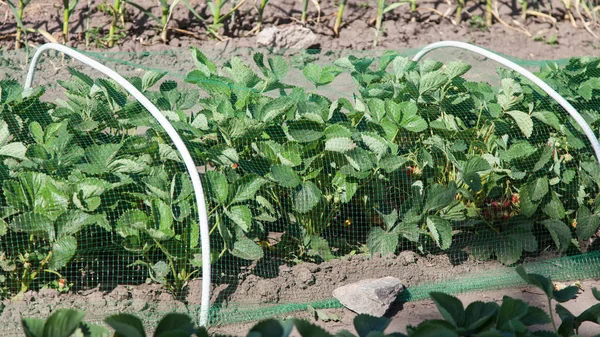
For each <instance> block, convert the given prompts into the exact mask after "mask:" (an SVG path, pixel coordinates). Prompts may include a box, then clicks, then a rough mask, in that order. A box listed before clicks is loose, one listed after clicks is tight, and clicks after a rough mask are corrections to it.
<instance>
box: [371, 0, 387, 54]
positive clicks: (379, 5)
mask: <svg viewBox="0 0 600 337" xmlns="http://www.w3.org/2000/svg"><path fill="white" fill-rule="evenodd" d="M384 7H385V0H379V1H378V2H377V18H376V21H375V41H373V47H377V43H378V41H379V33H380V31H381V21H383V8H384Z"/></svg>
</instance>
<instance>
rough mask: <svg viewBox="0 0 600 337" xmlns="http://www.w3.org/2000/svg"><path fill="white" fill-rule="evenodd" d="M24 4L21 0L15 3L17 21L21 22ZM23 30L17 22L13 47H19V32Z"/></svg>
mask: <svg viewBox="0 0 600 337" xmlns="http://www.w3.org/2000/svg"><path fill="white" fill-rule="evenodd" d="M24 7H25V5H24V4H23V0H19V2H18V4H17V17H18V22H23V8H24ZM22 33H23V31H22V30H21V25H19V24H18V23H17V34H16V37H15V49H21V34H22Z"/></svg>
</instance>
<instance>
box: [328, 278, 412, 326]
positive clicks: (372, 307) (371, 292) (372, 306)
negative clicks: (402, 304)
mask: <svg viewBox="0 0 600 337" xmlns="http://www.w3.org/2000/svg"><path fill="white" fill-rule="evenodd" d="M403 288H404V287H403V286H402V282H400V280H399V279H397V278H395V277H391V276H388V277H384V278H380V279H367V280H362V281H359V282H356V283H351V284H347V285H345V286H341V287H339V288H337V289H335V290H334V291H333V297H335V298H336V299H337V300H338V301H340V303H342V305H344V306H345V307H346V308H348V309H350V310H352V311H354V312H356V313H359V314H369V315H373V316H377V317H381V316H383V315H384V314H385V313H386V311H387V310H388V309H389V307H390V305H391V304H392V303H393V302H394V301H395V300H396V298H397V297H398V294H400V292H401V291H402V290H403Z"/></svg>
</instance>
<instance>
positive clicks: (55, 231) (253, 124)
mask: <svg viewBox="0 0 600 337" xmlns="http://www.w3.org/2000/svg"><path fill="white" fill-rule="evenodd" d="M416 52H417V50H407V51H404V52H396V51H387V52H383V51H381V52H374V51H368V52H367V51H329V52H326V51H320V50H313V51H267V50H248V49H243V50H242V49H238V50H226V51H223V50H212V51H205V52H201V51H199V50H197V49H193V50H192V51H191V52H190V51H189V50H174V51H167V52H161V53H138V54H129V53H86V54H87V55H88V56H90V57H92V58H94V59H97V60H99V61H101V62H102V63H103V64H105V65H107V66H108V67H109V68H112V69H115V70H116V71H117V72H118V73H120V74H121V75H123V76H125V77H126V78H127V79H128V80H129V82H130V83H132V84H133V85H134V86H135V87H136V88H137V89H138V90H139V91H141V92H142V93H143V94H144V95H145V96H146V97H147V98H148V99H149V100H150V101H151V102H152V103H153V104H154V105H155V106H156V107H157V108H158V109H159V110H160V111H161V113H162V114H163V115H164V116H166V118H167V119H168V120H169V121H170V123H171V124H172V125H173V127H174V128H175V130H176V131H177V133H178V134H179V136H180V137H181V138H182V139H183V141H184V143H185V145H186V147H187V148H188V149H189V152H190V154H191V156H192V158H193V160H194V163H195V165H196V168H197V170H198V172H199V173H200V176H201V179H202V183H203V186H204V192H205V196H206V207H207V209H208V213H207V215H208V221H209V231H210V245H211V249H210V250H211V251H210V260H211V268H212V275H211V280H210V281H211V284H212V288H211V289H212V290H211V307H210V315H209V318H210V321H209V323H210V325H211V326H219V325H227V324H233V323H240V322H248V321H252V320H258V319H263V318H268V317H280V316H288V315H293V314H294V312H296V311H299V310H306V308H307V307H308V306H311V307H313V308H317V309H318V308H339V307H341V305H340V303H339V302H338V301H337V300H335V299H334V298H333V297H332V291H333V289H335V288H336V287H338V286H340V285H343V284H346V283H349V282H353V281H358V280H361V279H365V278H374V277H383V276H395V277H398V278H399V279H401V280H402V281H403V284H404V285H405V286H407V290H406V291H405V292H404V293H403V294H402V295H401V297H402V298H401V300H404V301H411V300H421V299H425V298H427V297H428V293H429V292H430V291H434V290H436V291H446V292H450V293H458V292H463V291H472V290H485V289H497V288H502V287H511V286H516V285H518V284H520V279H519V278H518V276H517V274H516V273H515V272H514V271H513V267H514V266H515V265H518V264H525V266H526V267H527V268H528V270H530V271H534V272H538V273H541V274H545V275H550V276H552V277H553V278H554V279H556V280H583V279H590V278H598V277H600V268H599V255H598V251H597V247H598V242H600V241H596V238H597V230H598V227H599V226H600V216H599V214H598V212H599V211H600V208H599V206H600V205H599V204H598V199H597V193H598V189H599V187H600V168H599V167H598V159H597V158H596V157H595V155H594V151H593V148H592V146H591V143H590V141H589V139H588V138H586V136H585V135H584V132H583V130H582V128H581V126H580V125H578V124H577V123H576V122H575V120H574V119H573V118H572V117H571V116H570V115H569V114H568V113H567V112H566V111H565V110H564V109H563V107H561V106H560V105H559V104H558V103H557V101H556V100H554V99H552V98H550V97H549V96H548V95H547V93H545V92H544V91H543V90H542V89H540V88H539V87H538V86H537V85H535V84H534V83H532V82H531V81H530V80H528V79H526V78H525V77H523V76H521V75H519V74H518V73H517V72H515V71H513V70H511V69H508V68H504V67H502V66H499V65H498V64H497V63H495V62H494V61H492V60H489V59H486V58H483V57H480V56H477V55H475V54H472V53H470V52H466V51H460V50H454V49H444V50H439V51H434V52H432V53H430V54H428V55H427V56H426V57H425V58H424V59H423V60H421V61H420V62H418V63H417V62H413V61H411V59H410V57H411V56H412V55H414V54H415V53H416ZM22 57H23V55H22V54H17V53H14V54H11V53H4V54H3V55H2V58H3V61H2V62H3V68H2V69H3V71H4V72H5V75H4V78H3V79H2V81H1V82H0V88H1V94H0V111H1V112H2V115H1V116H2V118H1V119H0V157H1V160H2V164H1V165H0V180H1V183H2V196H1V199H0V201H1V207H0V209H1V219H2V220H1V221H0V297H2V298H4V299H6V300H5V301H4V302H3V303H4V304H2V305H0V311H1V314H0V320H2V322H3V323H4V322H7V324H3V325H2V328H0V330H1V329H7V330H6V331H15V329H18V325H17V323H11V324H13V325H11V324H9V323H8V322H13V321H14V320H15V317H17V315H18V314H23V315H25V316H38V317H44V316H47V314H48V313H49V312H50V311H51V310H55V309H57V308H60V307H78V308H82V309H84V310H86V311H87V312H88V316H87V317H88V318H87V319H88V320H91V321H94V320H95V321H101V320H102V319H103V318H104V317H105V316H106V315H109V314H112V313H117V312H132V313H135V314H137V315H138V316H141V318H143V319H144V320H145V321H148V322H156V321H157V319H158V318H159V317H162V316H163V315H164V314H165V313H167V312H171V311H178V312H184V313H189V314H191V315H192V316H193V317H194V318H198V317H199V315H200V311H201V307H200V298H201V295H202V294H201V290H200V289H201V288H200V284H201V281H202V280H201V278H202V273H201V266H202V250H201V245H200V230H199V220H198V219H199V216H200V214H198V208H197V201H196V198H195V195H194V188H193V185H192V183H191V181H190V176H189V174H188V173H187V171H186V168H185V165H184V163H183V160H182V157H181V154H180V153H179V152H178V151H177V149H176V148H175V146H174V145H173V142H172V140H171V138H170V137H169V135H168V134H167V133H166V131H165V129H164V128H163V127H162V126H161V125H160V124H159V123H158V122H157V121H156V120H155V119H154V118H153V117H152V116H151V115H150V114H149V112H148V111H147V110H146V109H145V108H144V107H143V106H142V105H141V104H140V102H139V101H137V100H135V99H133V98H132V97H131V96H130V95H129V94H128V93H127V92H125V91H124V90H123V88H122V87H121V86H119V85H118V84H117V83H116V82H114V81H112V80H109V79H107V78H106V77H105V76H103V75H102V74H99V73H98V72H94V70H93V69H91V68H89V67H86V66H85V65H82V64H80V63H78V62H76V61H73V60H71V59H69V58H68V57H64V56H61V55H60V54H58V53H54V52H50V53H49V55H47V56H46V57H43V58H42V59H41V61H40V64H39V66H38V69H39V70H38V72H39V73H38V77H36V79H35V82H34V86H33V88H32V89H27V90H24V89H23V86H22V83H23V82H22V81H23V80H22V79H24V78H25V74H26V68H27V65H26V64H24V63H23V62H22V61H18V60H19V59H21V58H22ZM513 61H515V62H516V63H518V64H520V65H522V66H524V67H526V68H528V69H530V70H532V71H535V72H536V74H537V75H538V76H539V77H540V78H541V79H542V80H544V81H545V82H546V83H547V84H549V85H550V86H551V87H553V88H554V89H555V90H556V91H557V92H558V93H559V94H560V95H562V96H563V97H564V98H565V99H566V100H567V101H568V102H569V103H570V104H572V105H573V106H574V107H575V108H576V109H577V110H578V111H579V113H580V114H581V115H582V116H583V118H584V119H585V120H586V121H587V123H588V125H589V126H590V127H591V128H592V129H593V130H594V131H595V133H596V134H597V129H598V126H599V124H598V123H599V119H600V111H599V110H598V106H599V105H598V103H599V102H598V98H597V96H598V93H599V91H598V90H600V67H599V64H600V59H593V58H578V59H571V60H561V61H556V62H555V61H551V62H546V61H544V62H542V61H539V62H534V61H525V60H513ZM9 299H10V300H9ZM11 329H12V330H11ZM2 331H4V330H2Z"/></svg>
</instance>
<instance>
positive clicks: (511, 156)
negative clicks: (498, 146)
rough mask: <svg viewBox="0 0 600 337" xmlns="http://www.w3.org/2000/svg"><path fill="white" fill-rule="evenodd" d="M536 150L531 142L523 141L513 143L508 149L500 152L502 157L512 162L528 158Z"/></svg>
mask: <svg viewBox="0 0 600 337" xmlns="http://www.w3.org/2000/svg"><path fill="white" fill-rule="evenodd" d="M535 152H536V148H535V147H533V145H531V144H530V143H529V142H526V141H521V142H516V143H514V144H512V145H511V146H510V147H509V148H508V150H506V151H504V152H502V153H501V154H500V159H502V160H504V161H507V162H511V161H513V160H516V159H523V158H527V157H529V156H530V155H532V154H534V153H535Z"/></svg>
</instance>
